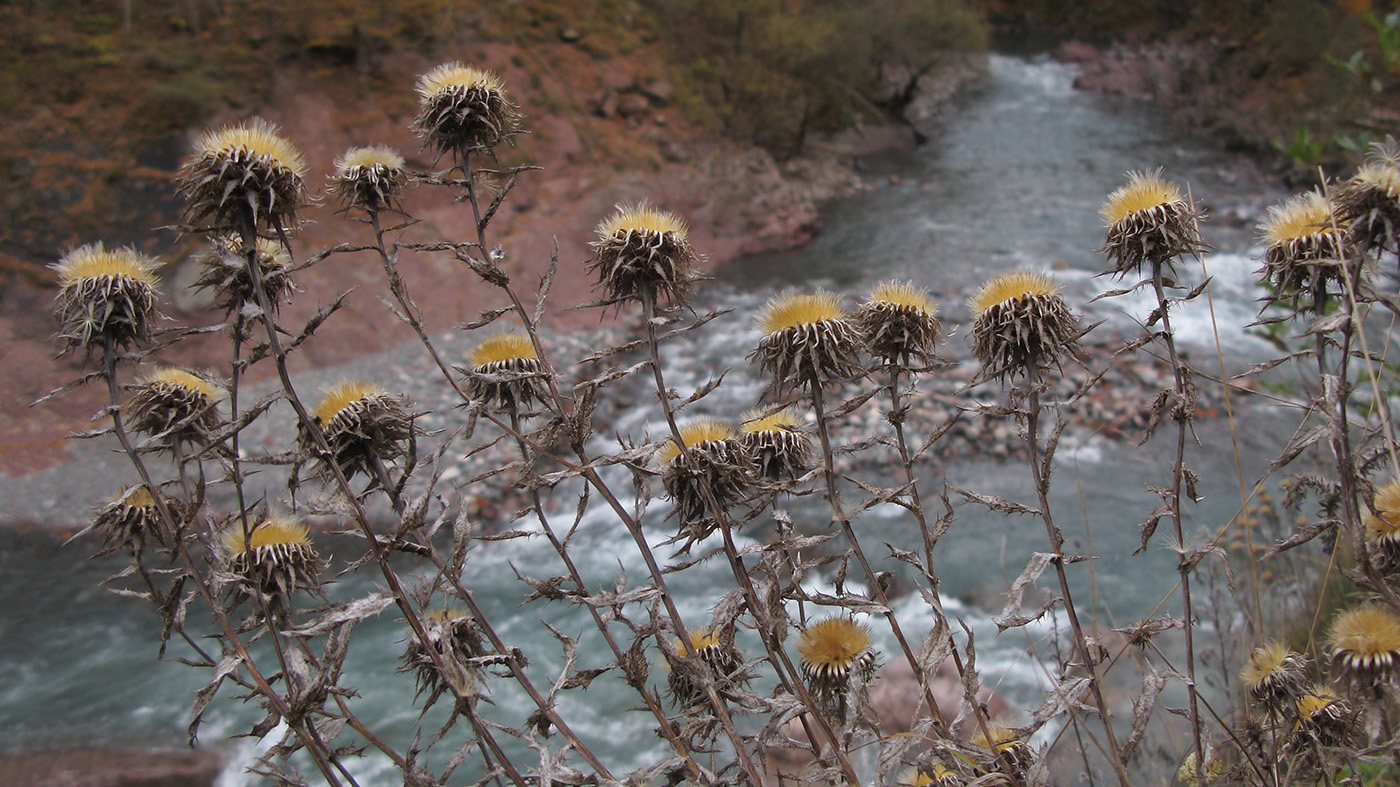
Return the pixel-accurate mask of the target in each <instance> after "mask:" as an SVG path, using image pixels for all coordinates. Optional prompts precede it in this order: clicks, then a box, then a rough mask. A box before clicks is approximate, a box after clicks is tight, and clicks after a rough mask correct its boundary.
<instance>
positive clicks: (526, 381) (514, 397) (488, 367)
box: [460, 330, 545, 412]
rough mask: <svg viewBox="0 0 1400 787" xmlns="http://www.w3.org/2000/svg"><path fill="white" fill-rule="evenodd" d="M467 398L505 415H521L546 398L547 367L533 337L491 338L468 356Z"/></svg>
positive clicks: (514, 333) (509, 335) (512, 333)
mask: <svg viewBox="0 0 1400 787" xmlns="http://www.w3.org/2000/svg"><path fill="white" fill-rule="evenodd" d="M467 357H468V360H469V361H470V363H471V365H470V366H469V367H467V368H466V369H461V370H460V371H462V372H464V373H465V374H466V381H467V386H466V393H467V396H469V397H471V398H472V399H475V400H477V401H480V402H482V403H483V404H485V405H486V406H487V407H489V408H491V409H494V410H500V411H504V412H512V411H518V410H519V408H521V407H526V406H529V404H530V403H531V402H536V401H541V400H543V398H544V396H545V390H544V389H545V380H544V377H543V366H542V365H541V364H540V359H539V355H538V354H537V353H536V352H535V344H534V342H532V341H531V340H530V335H529V334H528V333H526V332H524V331H521V330H511V331H503V332H501V333H498V334H496V335H494V336H488V337H487V338H485V339H483V340H482V341H481V343H480V344H478V345H477V346H476V347H474V348H472V351H471V353H470V354H469V355H468V356H467Z"/></svg>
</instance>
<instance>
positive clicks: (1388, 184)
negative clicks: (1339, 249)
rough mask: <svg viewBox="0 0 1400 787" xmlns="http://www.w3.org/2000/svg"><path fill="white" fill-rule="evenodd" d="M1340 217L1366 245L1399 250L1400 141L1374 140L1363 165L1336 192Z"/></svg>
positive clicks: (1351, 235)
mask: <svg viewBox="0 0 1400 787" xmlns="http://www.w3.org/2000/svg"><path fill="white" fill-rule="evenodd" d="M1332 198H1333V201H1334V202H1335V204H1336V211H1337V218H1338V219H1339V220H1340V221H1341V223H1343V224H1344V225H1346V227H1347V231H1348V233H1349V235H1350V237H1351V239H1352V241H1353V242H1354V243H1356V244H1357V245H1358V246H1360V247H1362V248H1365V249H1382V250H1390V251H1396V250H1397V234H1398V233H1400V143H1397V142H1396V140H1395V138H1394V137H1390V136H1388V137H1386V138H1385V140H1384V141H1382V142H1372V143H1371V146H1370V148H1369V149H1368V150H1367V152H1366V160H1365V162H1364V163H1363V164H1362V165H1361V168H1360V169H1358V170H1357V171H1356V174H1354V175H1352V176H1351V177H1350V178H1348V179H1347V180H1346V181H1344V182H1342V183H1341V184H1340V185H1338V186H1337V189H1336V191H1335V192H1334V193H1333V197H1332Z"/></svg>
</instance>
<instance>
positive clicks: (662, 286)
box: [588, 202, 701, 307]
mask: <svg viewBox="0 0 1400 787" xmlns="http://www.w3.org/2000/svg"><path fill="white" fill-rule="evenodd" d="M597 234H598V239H597V240H595V241H593V243H592V244H591V245H592V246H593V259H592V260H591V261H590V262H589V263H588V269H589V271H590V272H592V273H593V275H595V276H597V277H598V284H597V288H598V289H601V290H602V291H603V294H604V297H606V298H607V301H608V302H609V303H621V302H624V301H633V300H638V299H640V298H641V297H642V294H643V293H644V292H647V291H650V292H651V293H652V294H653V295H654V296H655V298H656V302H657V303H658V304H667V303H669V304H672V305H675V306H681V307H684V306H685V305H686V296H688V295H689V294H690V291H691V290H692V289H693V288H694V285H695V279H696V274H695V266H696V265H697V264H698V263H699V262H700V260H701V257H700V255H698V254H696V253H695V249H693V248H692V247H691V245H690V242H689V241H688V240H687V239H686V236H687V235H688V234H689V228H687V227H686V224H685V222H684V221H682V220H681V218H680V217H678V216H677V215H676V214H674V213H670V212H669V211H664V210H660V209H659V208H656V207H654V206H652V205H648V204H647V203H646V202H641V203H639V204H637V205H618V206H617V209H616V210H615V211H614V212H613V214H612V215H611V216H609V217H607V218H606V219H603V221H602V222H600V223H599V224H598V228H597Z"/></svg>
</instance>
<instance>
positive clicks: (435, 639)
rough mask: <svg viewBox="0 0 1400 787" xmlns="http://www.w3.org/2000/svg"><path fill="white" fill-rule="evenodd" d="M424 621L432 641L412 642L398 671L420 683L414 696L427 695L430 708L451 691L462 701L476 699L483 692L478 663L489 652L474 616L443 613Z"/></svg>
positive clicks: (463, 612) (426, 632)
mask: <svg viewBox="0 0 1400 787" xmlns="http://www.w3.org/2000/svg"><path fill="white" fill-rule="evenodd" d="M421 620H422V623H423V632H424V634H426V635H427V638H428V641H427V642H426V643H424V642H420V641H419V640H418V639H417V638H410V639H409V641H408V648H407V650H405V651H404V654H403V658H402V662H403V663H402V664H401V665H400V666H399V669H398V671H399V672H412V673H413V675H414V680H415V681H416V683H417V691H416V692H415V695H414V696H415V697H416V696H419V695H422V694H423V692H425V691H426V692H427V693H428V696H429V700H428V704H427V707H431V706H432V704H433V700H434V699H436V698H437V697H438V696H439V695H440V694H441V693H442V692H444V691H447V690H449V689H450V690H451V691H452V692H453V694H454V695H455V696H458V697H473V696H476V695H477V694H478V693H479V690H478V688H477V671H478V669H477V667H476V661H475V660H476V659H479V658H480V657H482V656H483V655H485V653H486V649H485V646H484V643H483V642H482V639H481V632H480V630H479V629H478V628H477V626H476V623H475V621H473V620H472V618H471V615H470V614H468V613H467V612H466V611H465V610H459V609H442V610H435V611H433V612H431V613H429V614H427V615H424V616H423V617H422V619H421ZM434 654H435V655H436V659H435V658H434ZM439 664H441V666H439Z"/></svg>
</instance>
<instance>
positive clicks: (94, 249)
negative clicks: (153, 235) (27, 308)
mask: <svg viewBox="0 0 1400 787" xmlns="http://www.w3.org/2000/svg"><path fill="white" fill-rule="evenodd" d="M159 265H160V264H159V263H157V262H156V261H155V260H153V259H151V258H150V257H147V256H145V255H144V254H141V253H139V252H137V251H136V250H135V249H130V248H124V249H108V248H106V247H104V246H103V245H102V244H101V243H93V244H89V245H87V246H79V247H78V248H76V249H73V250H72V251H70V252H68V253H67V254H65V255H63V258H62V259H60V260H59V261H58V263H57V264H55V265H53V266H52V267H53V270H54V271H55V272H56V273H57V274H58V295H57V296H55V297H54V304H53V315H54V317H55V318H56V319H57V320H58V324H59V331H58V338H59V339H60V340H62V342H63V351H64V352H68V351H70V350H72V349H74V348H75V347H81V348H82V349H83V350H84V351H85V352H89V353H90V352H92V350H94V349H98V348H100V347H102V346H103V345H104V344H110V345H111V346H113V347H118V348H124V347H128V346H130V345H133V344H145V343H147V342H149V341H150V340H151V333H152V330H153V329H154V325H153V323H154V322H155V321H156V319H157V317H158V316H159V315H158V313H157V312H156V300H157V295H156V287H157V286H158V284H159V282H158V281H157V279H156V269H157V268H158V267H159Z"/></svg>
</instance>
